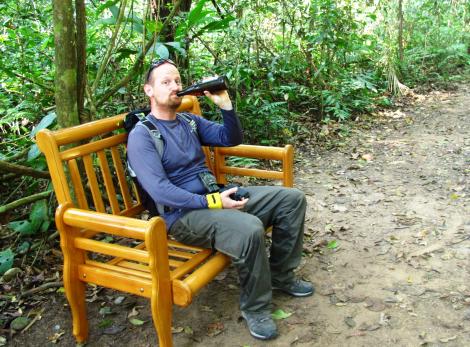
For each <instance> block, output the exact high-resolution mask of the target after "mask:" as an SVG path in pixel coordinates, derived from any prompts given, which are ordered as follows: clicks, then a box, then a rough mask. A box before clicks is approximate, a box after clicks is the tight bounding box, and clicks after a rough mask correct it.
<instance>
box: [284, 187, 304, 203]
mask: <svg viewBox="0 0 470 347" xmlns="http://www.w3.org/2000/svg"><path fill="white" fill-rule="evenodd" d="M286 195H287V199H288V200H289V201H291V202H292V204H293V205H301V206H305V205H306V204H307V199H306V198H305V193H304V192H303V191H301V190H299V189H297V188H289V189H287V190H286Z"/></svg>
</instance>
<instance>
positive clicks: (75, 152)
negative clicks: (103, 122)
mask: <svg viewBox="0 0 470 347" xmlns="http://www.w3.org/2000/svg"><path fill="white" fill-rule="evenodd" d="M126 139H127V133H122V134H118V135H113V136H110V137H106V138H104V139H101V140H95V141H93V142H89V143H86V144H84V145H81V146H76V147H73V148H70V149H66V150H65V151H63V152H61V154H60V158H61V159H62V160H70V159H76V158H79V157H82V156H84V155H87V154H91V153H95V152H98V151H102V150H103V149H105V148H110V147H112V146H116V145H118V144H121V143H125V141H126Z"/></svg>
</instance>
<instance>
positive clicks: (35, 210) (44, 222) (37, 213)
mask: <svg viewBox="0 0 470 347" xmlns="http://www.w3.org/2000/svg"><path fill="white" fill-rule="evenodd" d="M50 223H51V217H50V215H49V211H48V207H47V203H46V200H39V201H36V202H35V203H34V204H33V207H32V208H31V212H30V214H29V218H28V219H25V220H21V221H14V222H10V223H9V224H8V226H9V227H10V229H12V230H14V231H16V232H17V233H19V234H21V235H33V234H36V233H38V232H45V231H47V230H48V228H49V225H50Z"/></svg>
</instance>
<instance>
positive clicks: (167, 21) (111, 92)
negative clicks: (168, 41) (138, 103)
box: [95, 0, 182, 108]
mask: <svg viewBox="0 0 470 347" xmlns="http://www.w3.org/2000/svg"><path fill="white" fill-rule="evenodd" d="M181 1H182V0H178V1H177V2H176V3H175V5H174V7H173V10H172V11H171V12H170V14H169V15H168V17H167V18H166V19H165V22H163V25H162V28H161V30H160V32H164V31H165V28H166V27H167V26H168V25H169V24H170V21H171V20H172V19H173V17H174V16H175V15H176V13H177V11H178V9H179V7H180V5H181ZM154 42H155V36H154V37H152V38H151V39H150V40H149V41H148V42H147V44H146V45H145V47H144V49H143V50H142V52H140V54H139V55H138V56H137V59H136V61H135V63H134V65H133V66H132V67H131V69H130V71H129V73H128V74H127V76H125V77H124V78H122V79H121V80H120V81H119V82H118V83H116V84H115V85H114V86H113V87H111V89H110V90H109V91H108V92H106V93H105V94H104V95H103V96H101V98H100V99H99V100H98V101H97V102H96V104H95V106H96V107H97V108H98V107H100V106H101V105H103V104H104V102H105V101H106V100H108V99H109V98H110V97H111V96H113V95H114V94H115V93H116V92H117V91H118V90H119V88H121V87H123V86H125V85H126V84H127V83H129V81H130V80H131V79H132V78H134V77H135V75H136V74H137V73H139V70H140V68H141V67H142V65H143V63H144V57H145V55H146V54H147V52H148V50H149V49H150V47H152V45H153V44H154Z"/></svg>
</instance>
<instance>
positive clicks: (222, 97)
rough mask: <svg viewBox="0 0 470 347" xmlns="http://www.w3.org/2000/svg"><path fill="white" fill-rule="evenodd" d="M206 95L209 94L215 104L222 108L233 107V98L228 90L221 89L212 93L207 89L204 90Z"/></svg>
mask: <svg viewBox="0 0 470 347" xmlns="http://www.w3.org/2000/svg"><path fill="white" fill-rule="evenodd" d="M204 95H205V96H207V97H208V98H209V99H210V100H212V102H213V103H214V104H216V105H217V106H219V108H221V109H222V110H225V111H230V110H231V109H233V106H232V100H230V96H229V95H228V92H227V91H226V90H219V91H218V92H214V93H210V92H208V91H207V90H206V91H204Z"/></svg>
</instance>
